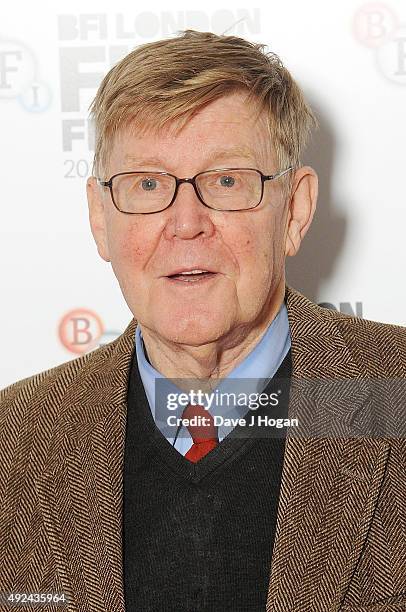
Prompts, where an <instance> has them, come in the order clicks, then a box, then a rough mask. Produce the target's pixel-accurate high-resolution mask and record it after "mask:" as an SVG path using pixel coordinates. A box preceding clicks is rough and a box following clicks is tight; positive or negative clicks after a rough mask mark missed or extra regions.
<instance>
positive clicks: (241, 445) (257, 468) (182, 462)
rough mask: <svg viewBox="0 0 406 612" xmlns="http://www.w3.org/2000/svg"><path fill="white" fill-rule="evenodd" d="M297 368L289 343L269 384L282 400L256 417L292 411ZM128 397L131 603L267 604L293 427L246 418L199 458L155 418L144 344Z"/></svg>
mask: <svg viewBox="0 0 406 612" xmlns="http://www.w3.org/2000/svg"><path fill="white" fill-rule="evenodd" d="M291 368H292V364H291V353H290V351H289V352H288V354H287V355H286V357H285V359H284V360H283V362H282V364H281V365H280V367H279V369H278V371H277V372H276V374H275V376H274V377H273V379H272V380H271V381H270V382H269V384H268V386H267V387H266V389H265V390H264V392H265V393H268V394H270V393H272V392H273V391H276V390H278V389H279V390H282V394H281V395H280V397H281V401H280V402H279V405H278V407H272V406H266V407H261V408H258V409H257V410H256V411H255V419H256V420H258V418H260V417H261V416H266V415H268V416H270V417H273V418H277V417H279V418H285V417H287V413H288V395H289V386H290V377H291ZM127 401H128V411H127V428H126V440H125V453H124V500H123V563H124V591H125V600H126V611H127V612H152V611H156V612H158V611H159V612H203V611H204V612H228V611H229V612H240V611H241V612H253V611H255V612H259V611H265V605H266V597H267V591H268V583H269V573H270V564H271V556H272V548H273V542H274V537H275V527H276V515H277V508H278V500H279V490H280V481H281V471H282V464H283V455H284V447H285V435H286V429H276V428H275V427H268V426H264V425H256V426H254V427H243V426H240V425H237V427H235V428H234V429H233V431H232V432H231V433H230V434H229V435H228V436H227V437H226V438H224V439H223V441H222V442H220V444H219V445H218V446H217V447H216V448H215V449H213V450H212V451H211V452H210V453H209V454H208V455H206V456H205V457H203V459H201V460H200V461H198V462H197V463H191V462H190V461H189V460H188V459H186V458H185V457H184V456H183V455H181V454H180V453H179V452H178V451H177V450H176V449H174V448H173V447H172V446H171V444H170V443H169V442H168V440H167V439H166V438H165V437H164V435H163V434H162V433H161V432H160V431H159V429H158V427H157V426H156V425H155V422H154V419H153V417H152V414H151V410H150V407H149V404H148V400H147V397H146V394H145V391H144V387H143V384H142V380H141V378H140V374H139V371H138V367H137V359H136V355H135V350H134V353H133V359H132V363H131V369H130V378H129V386H128V397H127ZM252 412H253V411H252V410H250V411H249V416H248V415H247V418H249V419H250V418H251V414H252ZM248 430H249V431H248ZM248 435H249V437H247V436H248Z"/></svg>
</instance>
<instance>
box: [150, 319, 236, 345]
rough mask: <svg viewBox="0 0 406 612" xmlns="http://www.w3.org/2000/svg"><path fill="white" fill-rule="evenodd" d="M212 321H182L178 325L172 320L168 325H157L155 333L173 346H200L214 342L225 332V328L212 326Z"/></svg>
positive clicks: (223, 326) (218, 325)
mask: <svg viewBox="0 0 406 612" xmlns="http://www.w3.org/2000/svg"><path fill="white" fill-rule="evenodd" d="M214 323H215V322H214V321H213V320H211V321H210V320H209V319H208V318H204V319H203V320H199V319H196V318H195V317H194V318H192V319H189V320H187V319H182V320H181V321H180V322H179V323H178V324H177V323H176V321H174V320H172V321H171V322H170V323H169V324H168V325H158V326H157V328H156V331H157V332H158V334H159V335H160V336H161V338H162V339H163V340H164V341H165V340H166V341H167V342H173V343H174V344H184V345H187V346H202V345H204V344H210V343H211V342H216V341H217V340H219V338H221V337H222V336H223V335H224V333H225V332H226V329H227V326H226V325H224V324H223V325H221V324H217V325H216V324H214Z"/></svg>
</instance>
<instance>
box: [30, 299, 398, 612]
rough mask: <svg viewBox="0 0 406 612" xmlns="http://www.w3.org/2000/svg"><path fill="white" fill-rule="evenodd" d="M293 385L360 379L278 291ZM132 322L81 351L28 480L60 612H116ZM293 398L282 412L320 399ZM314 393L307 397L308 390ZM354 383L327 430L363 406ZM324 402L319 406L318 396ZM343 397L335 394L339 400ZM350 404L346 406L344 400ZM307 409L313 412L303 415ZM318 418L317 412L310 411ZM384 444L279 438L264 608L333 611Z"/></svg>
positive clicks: (342, 353)
mask: <svg viewBox="0 0 406 612" xmlns="http://www.w3.org/2000/svg"><path fill="white" fill-rule="evenodd" d="M286 297H287V309H288V316H289V324H290V329H291V336H292V363H293V379H292V382H293V383H294V382H298V383H300V381H301V380H302V379H304V378H306V377H309V376H310V377H311V376H313V377H314V376H315V375H317V376H319V377H326V378H329V377H331V378H335V377H350V376H353V377H355V378H359V377H360V373H359V371H358V368H357V366H356V365H355V363H354V361H353V359H352V357H351V355H350V353H349V351H348V348H347V346H346V344H345V342H344V341H343V338H342V336H341V334H340V332H339V330H338V329H337V327H336V325H335V324H334V320H333V319H332V320H331V324H330V325H329V324H327V323H326V318H325V317H324V318H321V317H320V314H319V313H318V310H317V309H315V308H314V306H313V305H312V304H311V302H309V301H308V300H307V299H306V298H304V297H303V296H302V295H301V294H299V293H297V292H295V291H294V290H292V289H290V288H287V293H286ZM135 328H136V320H135V319H133V320H132V321H131V322H130V324H129V325H128V327H127V328H126V330H125V331H124V333H123V334H122V335H121V336H120V337H119V338H118V339H117V340H116V341H114V342H112V343H111V344H109V345H107V346H106V347H104V348H103V349H101V350H99V351H97V352H96V353H94V354H92V353H90V354H89V355H87V361H86V362H85V364H84V366H83V368H82V369H81V370H80V373H79V375H78V377H77V378H76V379H75V382H74V384H72V385H71V386H70V387H69V389H68V392H67V393H65V394H64V396H63V397H62V398H61V400H59V399H58V398H55V402H58V401H61V402H62V404H61V406H60V415H61V416H60V418H59V419H58V429H57V430H55V434H54V438H53V440H52V444H51V451H50V453H49V457H48V458H47V460H46V463H45V468H44V470H43V472H42V474H41V476H40V477H39V478H38V479H37V481H36V489H37V493H38V499H39V503H40V508H41V513H42V516H43V521H44V526H45V529H46V531H47V534H48V538H49V543H50V546H51V550H52V553H53V556H54V560H55V564H56V566H57V569H58V574H59V575H60V577H61V581H62V586H63V590H64V592H65V593H66V594H67V596H68V598H71V599H72V600H73V601H74V605H72V606H71V607H70V608H68V609H70V610H72V611H73V610H83V611H86V612H96V611H97V612H99V611H100V610H103V609H105V610H109V612H124V588H123V566H122V501H123V482H122V474H123V459H124V442H125V426H126V415H127V399H126V398H127V386H128V375H129V369H130V362H131V356H132V351H133V349H134V333H135ZM300 395H301V394H300V393H299V394H297V395H296V394H293V395H292V401H291V403H290V407H289V416H295V415H297V414H299V415H300V414H304V416H305V417H309V415H310V416H311V415H312V413H313V412H314V411H315V410H316V412H317V406H319V408H320V410H321V403H320V401H319V403H318V404H317V397H316V399H315V402H316V403H315V404H314V403H310V404H309V403H306V401H305V402H303V401H301V400H300V399H298V398H299V396H300ZM316 395H317V394H316ZM368 397H369V390H368V388H367V386H366V385H362V384H360V385H359V386H357V388H356V390H355V392H354V389H353V388H352V391H351V397H350V398H349V397H347V398H346V401H344V403H343V402H342V401H339V402H334V401H333V402H331V405H330V406H328V407H327V408H326V403H325V401H324V400H323V410H324V411H326V410H327V411H329V414H331V415H332V416H334V415H335V417H336V419H337V423H339V424H341V422H342V419H348V414H349V410H348V406H349V405H350V406H351V409H352V411H353V413H354V414H355V413H356V411H357V410H359V409H360V407H362V406H365V405H367V402H368ZM324 399H325V398H324ZM344 399H345V398H344ZM348 400H351V401H350V404H349V403H348ZM314 406H316V409H315V408H314ZM321 414H323V413H321ZM387 453H388V445H387V444H385V443H384V442H380V441H378V440H369V441H367V440H365V441H363V440H362V439H361V438H359V439H357V438H355V439H353V440H351V441H349V442H348V441H347V443H346V444H343V443H342V441H341V442H340V441H339V440H335V439H334V438H329V439H324V440H322V439H320V438H309V439H304V438H303V437H291V436H290V435H289V436H288V438H287V441H286V450H285V460H284V466H283V472H282V488H281V496H280V501H279V510H278V522H277V532H276V539H275V545H274V552H273V559H272V567H271V578H270V586H269V592H268V600H267V611H268V612H270V611H272V612H282V611H283V612H286V611H287V610H289V612H293V611H294V610H299V609H300V610H304V609H306V610H307V609H309V610H310V609H311V610H312V611H318V610H320V612H321V611H324V610H329V611H332V610H338V609H339V602H340V600H341V598H342V597H343V595H344V594H345V590H346V587H347V586H348V583H349V580H350V576H351V573H352V571H353V569H354V567H355V564H356V562H357V559H358V557H359V555H360V552H361V549H362V545H363V543H364V540H365V537H366V533H367V530H368V526H369V523H370V521H371V518H372V514H373V511H374V507H375V503H376V499H377V495H378V492H379V486H380V483H381V481H382V478H383V474H384V469H385V465H386V459H387Z"/></svg>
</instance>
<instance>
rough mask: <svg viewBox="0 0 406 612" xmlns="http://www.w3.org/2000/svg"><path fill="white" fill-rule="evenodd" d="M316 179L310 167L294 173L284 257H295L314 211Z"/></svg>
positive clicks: (316, 188)
mask: <svg viewBox="0 0 406 612" xmlns="http://www.w3.org/2000/svg"><path fill="white" fill-rule="evenodd" d="M317 194H318V178H317V174H316V172H315V171H314V170H313V168H311V167H310V166H302V167H301V168H298V169H297V170H296V172H295V176H294V180H293V185H292V190H291V192H290V196H289V201H288V204H287V206H288V211H287V217H286V237H285V255H290V256H293V255H296V253H297V252H298V250H299V247H300V243H301V242H302V240H303V238H304V236H305V234H306V232H307V230H308V229H309V227H310V224H311V222H312V220H313V215H314V213H315V210H316V204H317Z"/></svg>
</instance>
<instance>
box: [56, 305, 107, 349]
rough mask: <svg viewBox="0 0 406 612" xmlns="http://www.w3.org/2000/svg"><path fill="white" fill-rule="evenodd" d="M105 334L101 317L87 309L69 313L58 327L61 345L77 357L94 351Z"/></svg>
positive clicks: (78, 309) (77, 309)
mask: <svg viewBox="0 0 406 612" xmlns="http://www.w3.org/2000/svg"><path fill="white" fill-rule="evenodd" d="M103 332H104V325H103V323H102V320H101V319H100V317H99V315H98V314H96V313H95V312H93V311H92V310H87V309H86V308H76V309H75V310H70V311H69V312H67V313H66V315H65V316H64V317H62V319H61V322H60V323H59V327H58V335H59V339H60V341H61V343H62V344H63V346H64V347H65V348H66V349H67V350H68V351H69V352H71V353H75V354H76V355H82V354H84V353H86V352H87V351H88V350H90V349H93V348H94V347H95V344H96V342H97V340H98V339H99V338H100V337H101V336H102V335H103Z"/></svg>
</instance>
